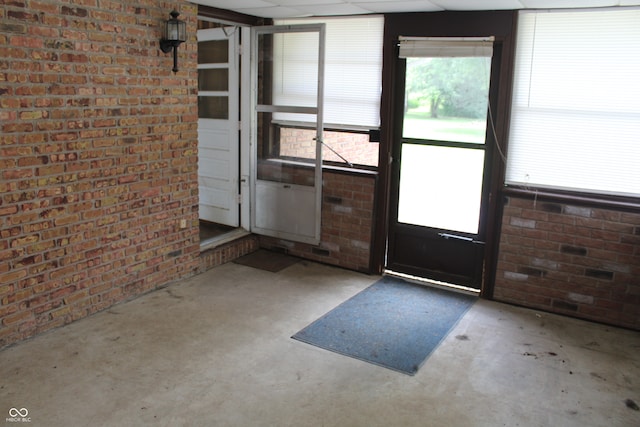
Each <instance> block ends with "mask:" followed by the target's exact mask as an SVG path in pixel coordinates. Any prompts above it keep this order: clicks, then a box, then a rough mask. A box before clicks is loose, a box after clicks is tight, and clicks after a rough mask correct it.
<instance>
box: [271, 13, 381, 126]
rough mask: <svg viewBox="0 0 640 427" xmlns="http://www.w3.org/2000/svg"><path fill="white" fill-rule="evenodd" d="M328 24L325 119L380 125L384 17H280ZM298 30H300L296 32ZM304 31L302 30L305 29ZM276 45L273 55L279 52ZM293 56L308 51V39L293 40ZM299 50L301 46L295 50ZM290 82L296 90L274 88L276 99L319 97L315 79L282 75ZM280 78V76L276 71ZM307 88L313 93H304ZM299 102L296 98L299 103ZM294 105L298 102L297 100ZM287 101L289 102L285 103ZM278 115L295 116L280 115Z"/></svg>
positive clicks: (288, 22)
mask: <svg viewBox="0 0 640 427" xmlns="http://www.w3.org/2000/svg"><path fill="white" fill-rule="evenodd" d="M315 23H324V24H326V45H325V46H326V48H325V49H326V52H325V86H324V122H325V124H326V126H327V127H331V126H332V125H334V127H346V128H349V127H366V128H377V127H379V126H380V94H381V92H382V42H383V40H382V36H383V30H384V18H383V17H382V16H366V17H350V18H312V19H287V20H276V21H275V24H276V25H294V24H315ZM296 34H297V33H296ZM301 36H302V34H301ZM279 48H280V47H279V46H278V45H277V44H276V45H275V46H274V50H275V52H274V54H275V55H276V56H277V55H279V53H278V52H277V49H279ZM288 48H289V49H290V50H289V52H288V53H287V56H288V57H292V56H299V57H304V56H305V49H308V48H309V46H308V45H307V43H304V42H302V43H295V44H293V43H291V44H290V45H289V46H288ZM291 49H297V50H291ZM279 77H280V78H283V79H286V80H287V81H288V84H287V86H288V87H292V88H293V87H295V88H297V92H296V93H288V92H286V91H283V92H279V93H274V103H275V104H282V103H283V102H287V103H288V104H287V105H291V104H290V102H291V99H290V98H291V97H300V98H307V99H311V98H315V93H312V92H313V91H314V90H315V88H316V84H315V82H314V84H306V81H307V79H309V78H310V76H309V75H307V74H305V73H298V74H295V75H294V74H289V75H287V76H279ZM276 79H278V76H276ZM305 87H308V91H309V93H306V92H305ZM296 104H297V103H296ZM296 104H294V105H296ZM283 105H284V104H283ZM274 119H280V120H285V119H290V118H289V117H285V116H281V117H274Z"/></svg>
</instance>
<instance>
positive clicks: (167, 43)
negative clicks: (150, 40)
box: [160, 9, 187, 73]
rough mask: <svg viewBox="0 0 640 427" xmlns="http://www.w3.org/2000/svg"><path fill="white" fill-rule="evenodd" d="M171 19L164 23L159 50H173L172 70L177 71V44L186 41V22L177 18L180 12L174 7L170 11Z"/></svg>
mask: <svg viewBox="0 0 640 427" xmlns="http://www.w3.org/2000/svg"><path fill="white" fill-rule="evenodd" d="M170 15H171V19H168V20H167V21H166V22H165V23H164V29H163V31H162V39H160V50H161V51H163V52H164V53H169V52H171V51H172V50H173V72H174V73H177V72H178V46H180V44H181V43H184V42H185V41H187V23H186V22H184V21H182V20H180V19H178V16H180V13H178V11H176V10H175V9H174V10H173V12H171V13H170Z"/></svg>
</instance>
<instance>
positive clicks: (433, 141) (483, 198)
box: [386, 37, 499, 290]
mask: <svg viewBox="0 0 640 427" xmlns="http://www.w3.org/2000/svg"><path fill="white" fill-rule="evenodd" d="M494 62H499V61H498V60H497V59H496V58H495V56H494V53H493V40H492V39H491V38H464V39H453V38H415V37H414V38H408V37H406V38H405V37H401V38H400V48H399V60H398V61H397V64H398V65H397V66H398V70H397V74H396V75H397V81H396V85H397V86H396V87H397V93H398V96H397V97H396V99H395V104H394V115H395V120H394V122H395V123H396V124H397V125H396V128H395V129H394V143H393V150H392V153H393V164H392V167H391V174H392V175H391V194H390V201H391V204H390V215H389V235H388V242H387V262H386V265H387V268H388V269H389V270H392V271H394V272H399V273H404V274H410V275H414V276H418V277H421V278H426V279H430V280H436V281H440V282H446V283H450V284H454V285H459V286H463V287H466V288H471V289H475V290H480V289H481V286H482V277H483V268H484V259H485V239H486V230H487V227H486V220H485V218H486V215H487V209H488V206H489V203H488V199H489V187H490V177H491V174H490V173H489V171H490V168H491V159H492V148H493V125H492V123H491V118H492V117H491V113H490V108H489V93H490V89H491V86H492V85H494V84H497V82H495V81H493V80H492V78H491V77H492V76H491V70H492V63H494Z"/></svg>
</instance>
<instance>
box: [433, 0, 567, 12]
mask: <svg viewBox="0 0 640 427" xmlns="http://www.w3.org/2000/svg"><path fill="white" fill-rule="evenodd" d="M433 2H434V3H435V4H437V5H439V6H442V8H443V9H446V10H505V9H522V7H523V6H522V2H520V1H519V0H482V2H478V1H469V0H433ZM574 2H575V0H574Z"/></svg>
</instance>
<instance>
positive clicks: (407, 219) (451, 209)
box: [398, 144, 484, 234]
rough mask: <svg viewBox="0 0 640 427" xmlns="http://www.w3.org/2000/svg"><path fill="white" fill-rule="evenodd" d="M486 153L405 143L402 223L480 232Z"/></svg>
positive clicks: (400, 217)
mask: <svg viewBox="0 0 640 427" xmlns="http://www.w3.org/2000/svg"><path fill="white" fill-rule="evenodd" d="M483 165H484V150H472V149H466V148H455V147H439V146H432V145H417V144H403V145H402V168H401V169H400V199H399V203H398V221H399V222H402V223H405V224H413V225H419V226H424V227H432V228H439V229H444V230H452V231H460V232H463V233H471V234H477V233H478V224H479V215H480V202H481V200H482V173H483Z"/></svg>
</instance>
